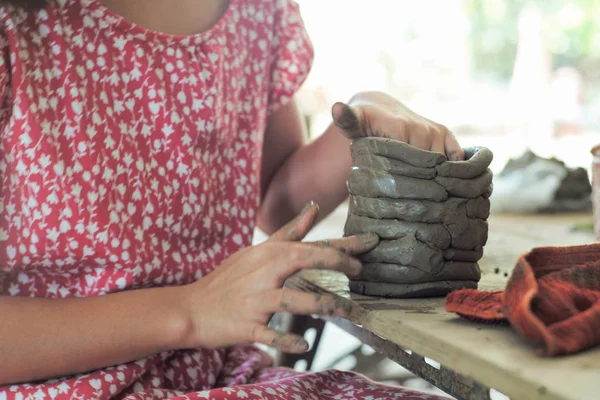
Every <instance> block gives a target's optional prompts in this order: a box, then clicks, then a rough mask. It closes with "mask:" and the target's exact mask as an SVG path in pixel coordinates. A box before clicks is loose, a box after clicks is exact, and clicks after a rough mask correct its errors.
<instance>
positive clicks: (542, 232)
mask: <svg viewBox="0 0 600 400" xmlns="http://www.w3.org/2000/svg"><path fill="white" fill-rule="evenodd" d="M590 220H591V217H590V216H588V215H567V216H527V217H524V216H494V217H492V218H490V238H489V240H488V244H487V246H486V248H485V256H484V258H483V259H482V261H481V263H480V266H481V269H482V274H483V277H482V281H481V283H480V288H482V289H490V290H492V289H501V288H503V287H504V285H505V283H506V280H507V279H508V278H507V277H506V276H505V274H506V275H509V274H510V271H511V270H512V266H513V265H514V263H515V261H516V259H517V257H518V256H519V255H520V254H522V253H524V252H526V251H528V250H530V249H531V248H533V247H537V246H546V245H573V244H582V243H590V242H592V241H593V240H594V239H593V235H592V234H591V233H578V232H572V231H571V228H572V226H573V225H574V224H575V223H581V222H589V221H590ZM286 285H287V286H289V287H295V288H301V289H303V290H307V291H313V292H321V293H326V292H327V293H333V294H334V295H336V296H339V297H341V298H343V299H344V300H343V301H346V302H349V303H350V304H351V305H352V312H351V315H350V318H349V320H342V319H333V320H330V322H333V323H335V324H336V325H338V326H340V327H341V328H343V329H344V330H346V331H347V332H349V333H351V334H353V335H354V336H356V337H357V338H359V339H360V340H362V341H363V343H365V344H368V345H370V346H372V347H373V348H374V349H375V350H377V351H379V352H381V353H383V354H384V355H386V356H387V357H389V358H390V359H392V360H394V361H396V362H398V363H399V364H401V365H402V366H404V367H406V368H407V369H409V370H411V371H412V372H414V373H415V374H417V375H419V376H421V377H422V378H424V379H425V380H427V381H429V382H431V383H432V384H434V385H436V386H438V387H439V388H440V389H442V390H444V391H446V392H448V393H450V394H452V395H453V396H455V397H457V398H464V399H487V398H489V389H488V388H493V389H495V390H497V391H499V392H501V393H503V394H505V395H507V396H509V397H510V398H511V399H514V400H527V399H544V400H545V399H548V400H549V399H552V400H559V399H561V400H563V399H570V400H588V399H589V400H598V399H600V349H595V350H591V351H587V352H584V353H582V354H578V355H574V356H568V357H561V358H555V359H546V358H540V357H537V356H536V348H535V346H533V345H532V344H530V343H527V342H526V341H525V340H523V339H522V338H521V337H520V336H518V335H517V334H516V333H515V332H514V331H513V330H511V328H510V327H508V326H494V325H484V324H475V323H470V322H466V321H462V320H460V319H458V318H457V317H456V316H455V315H454V314H450V313H447V312H445V311H444V300H443V299H441V298H434V299H404V300H402V299H397V300H391V299H383V298H374V297H367V296H362V295H357V294H354V293H350V292H349V290H348V280H347V278H346V277H345V276H343V275H341V274H339V273H335V272H329V271H325V272H324V271H305V272H303V273H302V274H301V275H298V276H296V277H294V278H291V279H290V280H288V282H287V284H286ZM423 357H427V358H428V359H432V360H435V361H437V363H436V362H431V361H429V360H425V359H424V358H423ZM438 363H439V364H441V367H440V366H439V364H438Z"/></svg>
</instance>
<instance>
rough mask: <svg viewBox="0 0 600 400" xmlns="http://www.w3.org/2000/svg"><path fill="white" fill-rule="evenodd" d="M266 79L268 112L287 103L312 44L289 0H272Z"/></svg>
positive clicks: (304, 73)
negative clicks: (272, 17)
mask: <svg viewBox="0 0 600 400" xmlns="http://www.w3.org/2000/svg"><path fill="white" fill-rule="evenodd" d="M276 3H277V6H276V10H275V18H274V35H273V44H272V46H273V47H272V49H273V50H272V55H271V74H270V82H269V104H268V113H269V115H270V114H272V113H273V112H274V111H276V110H277V109H278V108H280V107H281V106H283V105H285V104H287V103H288V102H289V101H290V99H292V97H293V96H294V94H295V93H296V91H297V90H298V89H299V88H300V86H301V85H302V84H303V83H304V81H305V80H306V77H307V76H308V73H309V72H310V68H311V65H312V61H313V56H314V53H313V46H312V43H311V41H310V39H309V37H308V33H307V31H306V28H305V26H304V21H303V20H302V17H301V15H300V10H299V7H298V4H297V3H296V2H295V1H293V0H276Z"/></svg>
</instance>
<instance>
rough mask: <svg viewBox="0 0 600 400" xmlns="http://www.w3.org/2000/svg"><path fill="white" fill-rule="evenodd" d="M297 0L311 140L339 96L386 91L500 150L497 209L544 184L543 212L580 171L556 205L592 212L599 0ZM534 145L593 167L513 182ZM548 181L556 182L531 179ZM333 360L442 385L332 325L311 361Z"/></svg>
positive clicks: (326, 230)
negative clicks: (310, 53)
mask: <svg viewBox="0 0 600 400" xmlns="http://www.w3.org/2000/svg"><path fill="white" fill-rule="evenodd" d="M297 1H298V3H299V4H300V7H301V11H302V14H303V17H304V20H305V23H306V26H307V29H308V31H309V33H310V35H311V38H312V41H313V44H314V47H315V53H316V55H315V61H314V66H313V70H312V72H311V74H310V76H309V78H308V80H307V82H306V84H305V85H304V87H303V88H302V90H301V92H300V94H299V99H300V103H301V106H302V108H303V112H304V113H305V115H306V119H307V121H308V124H309V130H310V136H311V139H313V140H314V139H315V138H316V137H318V135H319V134H320V133H321V132H323V131H324V129H325V128H326V127H327V125H328V124H329V123H330V121H331V116H330V107H331V105H332V104H333V103H334V102H336V101H346V100H348V99H349V98H350V97H351V96H352V95H353V94H354V93H356V92H357V91H361V90H381V91H385V92H388V93H390V94H392V95H394V96H395V97H397V98H398V99H400V100H401V101H402V102H404V103H406V104H407V105H408V106H409V107H410V108H412V109H413V110H414V111H416V112H417V113H419V114H421V115H424V116H426V117H427V118H429V119H432V120H434V121H436V122H439V123H442V124H444V125H446V126H448V127H449V128H450V129H451V130H452V131H453V132H454V133H455V135H456V136H457V138H458V139H459V142H460V143H461V144H462V145H463V146H472V145H479V146H486V147H489V148H490V149H492V150H493V152H494V157H495V158H494V163H493V164H492V170H493V171H494V173H495V174H496V178H495V179H494V185H495V193H494V195H493V196H492V208H493V210H494V205H495V204H496V205H498V204H502V202H503V197H502V196H503V194H504V198H514V193H515V192H516V193H520V194H523V193H530V194H537V195H539V193H543V197H545V198H544V199H541V200H539V206H536V207H537V209H535V210H533V209H530V210H517V211H523V212H526V211H527V212H538V211H539V209H541V208H543V207H547V206H549V202H551V201H552V199H553V198H556V197H557V195H556V193H557V192H558V191H559V189H558V186H560V185H561V182H562V184H565V183H568V181H575V180H577V179H579V182H580V183H581V180H582V179H583V181H584V182H583V184H582V185H579V189H580V192H581V194H580V195H578V196H580V199H579V200H581V198H583V200H584V201H583V203H582V202H581V201H580V202H576V203H572V202H571V203H569V202H568V201H567V203H565V202H563V203H560V204H559V207H563V208H565V207H566V208H569V207H570V206H572V205H573V204H575V206H573V207H574V208H575V209H574V210H575V211H587V212H590V215H591V202H590V187H589V175H586V173H588V174H589V172H590V166H591V164H592V154H591V149H592V147H593V146H594V145H596V144H599V143H600V24H599V23H598V21H600V3H599V1H598V0H572V1H560V0H370V1H362V0H327V1H315V0H297ZM526 150H531V151H533V152H535V153H536V154H537V155H539V156H541V157H556V158H558V159H560V160H562V161H564V162H565V164H566V165H567V166H569V167H581V169H580V170H579V172H582V171H585V172H584V173H583V174H575V175H570V174H567V173H566V172H565V170H564V168H563V167H560V168H558V169H557V168H556V166H557V165H558V164H551V163H550V164H549V163H542V164H537V167H536V168H533V169H530V171H529V172H527V173H528V174H529V176H528V177H526V178H523V177H522V175H523V174H521V176H520V177H518V178H515V176H516V175H518V174H516V175H515V174H513V175H511V176H512V178H511V179H512V181H511V179H504V178H507V176H508V175H506V174H504V175H503V174H500V172H501V171H502V170H503V168H504V167H505V165H506V163H507V161H508V160H509V159H510V158H515V157H520V156H522V155H523V154H524V153H525V151H526ZM525 158H526V162H524V163H520V164H519V163H517V164H518V165H517V166H516V168H513V170H521V171H523V168H522V167H523V165H525V164H528V163H529V162H530V161H531V159H532V158H531V157H529V158H527V157H525ZM521 160H523V158H522V159H521ZM532 171H533V172H532ZM548 176H550V178H551V179H546V178H548ZM573 176H574V177H573ZM509 178H510V177H509ZM503 179H504V180H503ZM540 182H541V183H543V185H545V186H546V189H547V190H545V191H544V190H540V187H539V186H536V187H535V188H533V186H532V185H533V183H535V184H541V183H540ZM563 186H564V185H563ZM567 186H568V185H567ZM523 188H525V190H523ZM527 188H528V190H527ZM532 188H533V189H532ZM542 189H543V188H542ZM579 189H578V190H579ZM511 190H512V193H510V192H511ZM567 192H573V190H567ZM529 200H530V199H528V200H527V201H529ZM555 200H556V199H555ZM567 200H569V199H567ZM527 201H521V200H519V201H518V202H517V203H518V204H523V203H527ZM569 201H570V200H569ZM546 203H548V204H546ZM584 203H585V204H584ZM528 204H529V203H528ZM565 204H567V205H568V206H565ZM510 206H511V205H510V204H508V205H506V207H507V208H509V209H510ZM534 208H535V207H534ZM509 211H515V210H509ZM555 211H556V210H555ZM562 211H564V210H562ZM571 211H573V210H571ZM345 218H346V209H345V208H344V207H341V208H340V209H339V210H337V211H336V212H335V213H334V214H333V215H332V216H331V217H329V218H328V219H327V220H325V222H324V223H322V224H320V225H319V227H318V228H317V229H316V230H315V231H314V232H313V233H312V234H311V239H316V238H331V237H340V236H341V234H342V229H343V225H344V221H345ZM590 219H591V217H590ZM262 239H264V236H262V237H261V236H258V237H257V242H258V241H260V240H262ZM311 334H313V335H314V332H312V333H311V332H309V336H310V335H311ZM309 339H310V338H309ZM328 367H336V368H342V369H355V370H358V371H359V372H361V373H364V374H367V375H368V376H370V377H371V378H373V379H375V380H379V381H389V382H395V383H398V382H400V383H402V384H404V385H407V386H410V387H415V388H420V389H424V390H427V391H431V392H435V393H441V392H440V391H439V390H437V389H435V388H433V387H432V386H430V385H428V384H427V383H425V382H424V381H422V380H420V379H418V378H416V377H414V376H412V375H411V374H410V373H408V371H406V370H403V369H402V368H401V367H399V366H397V365H396V364H394V363H393V362H391V361H386V360H382V357H380V356H378V355H377V354H374V352H373V350H372V349H370V348H368V347H366V346H361V343H360V342H359V341H358V340H356V339H355V338H353V337H352V336H350V335H348V334H347V333H345V332H344V331H342V330H340V329H339V328H336V327H335V326H333V325H331V324H327V325H326V327H325V331H324V334H323V338H322V340H321V343H320V345H319V348H318V352H317V355H316V359H315V361H314V364H313V368H312V369H313V370H321V369H324V368H328ZM297 368H298V369H303V366H302V365H297ZM493 398H495V399H502V398H504V397H503V396H502V395H501V394H499V393H496V394H495V396H493Z"/></svg>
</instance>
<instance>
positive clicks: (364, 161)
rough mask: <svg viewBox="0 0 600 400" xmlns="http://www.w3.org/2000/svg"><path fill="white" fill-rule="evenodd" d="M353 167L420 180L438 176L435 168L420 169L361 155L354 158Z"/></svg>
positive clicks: (406, 164) (381, 158)
mask: <svg viewBox="0 0 600 400" xmlns="http://www.w3.org/2000/svg"><path fill="white" fill-rule="evenodd" d="M352 161H353V165H355V166H358V167H367V168H370V169H375V170H379V171H384V172H389V173H391V174H398V175H402V176H409V177H412V178H419V179H433V178H435V176H436V172H435V169H433V168H419V167H415V166H414V165H410V164H408V163H405V162H402V161H398V160H394V159H392V158H385V157H382V156H376V155H370V154H365V155H359V156H356V157H355V158H354V160H352Z"/></svg>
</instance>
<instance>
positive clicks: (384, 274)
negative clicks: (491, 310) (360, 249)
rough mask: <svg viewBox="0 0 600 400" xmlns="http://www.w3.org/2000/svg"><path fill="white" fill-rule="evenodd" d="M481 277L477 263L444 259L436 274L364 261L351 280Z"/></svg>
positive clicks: (408, 280)
mask: <svg viewBox="0 0 600 400" xmlns="http://www.w3.org/2000/svg"><path fill="white" fill-rule="evenodd" d="M480 278H481V273H480V271H479V266H478V265H477V263H475V262H473V263H468V262H454V261H446V262H445V263H444V268H442V269H441V270H440V272H439V273H438V274H435V275H433V274H430V273H427V272H424V271H421V270H420V269H419V268H416V267H411V266H408V265H399V264H384V263H364V264H363V268H362V271H361V273H360V275H359V276H357V277H356V278H355V279H353V280H357V281H368V282H382V283H423V282H434V281H478V280H479V279H480Z"/></svg>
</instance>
